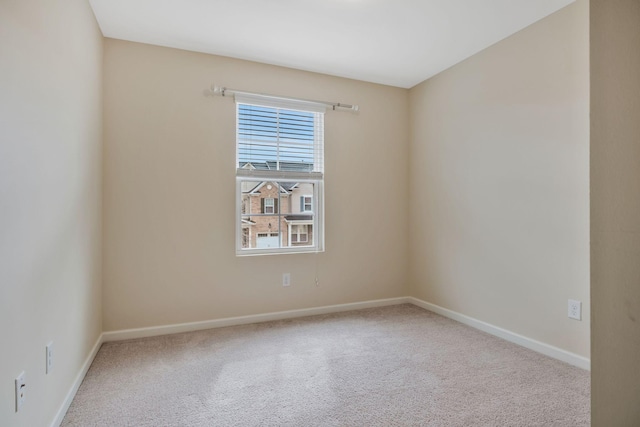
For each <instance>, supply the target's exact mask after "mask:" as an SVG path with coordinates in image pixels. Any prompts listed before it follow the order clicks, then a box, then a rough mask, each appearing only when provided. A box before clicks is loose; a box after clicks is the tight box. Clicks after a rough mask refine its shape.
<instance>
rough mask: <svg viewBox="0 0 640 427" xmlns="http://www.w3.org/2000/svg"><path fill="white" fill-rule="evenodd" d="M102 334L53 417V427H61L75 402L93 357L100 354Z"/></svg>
mask: <svg viewBox="0 0 640 427" xmlns="http://www.w3.org/2000/svg"><path fill="white" fill-rule="evenodd" d="M102 335H103V334H100V336H99V337H98V339H97V340H96V343H95V344H94V345H93V348H92V349H91V351H90V352H89V355H88V356H87V358H86V359H85V361H84V363H83V364H82V368H81V369H80V372H78V375H76V378H75V380H74V381H73V384H72V385H71V388H70V389H69V391H68V392H67V395H66V396H65V398H64V401H63V402H62V406H60V409H58V413H57V414H56V417H55V418H54V419H53V422H52V423H51V427H59V426H60V424H61V423H62V420H63V419H64V416H65V415H66V414H67V411H68V410H69V406H71V402H73V398H74V397H76V393H77V392H78V389H79V388H80V384H82V380H84V377H85V375H87V371H88V370H89V367H90V366H91V364H92V363H93V359H95V357H96V354H98V350H100V346H101V345H102V343H103V338H102Z"/></svg>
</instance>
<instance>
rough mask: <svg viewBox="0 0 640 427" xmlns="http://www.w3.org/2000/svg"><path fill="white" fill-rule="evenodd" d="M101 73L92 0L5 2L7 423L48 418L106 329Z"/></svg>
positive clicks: (1, 183) (3, 370) (1, 91)
mask: <svg viewBox="0 0 640 427" xmlns="http://www.w3.org/2000/svg"><path fill="white" fill-rule="evenodd" d="M101 80H102V36H101V34H100V32H99V30H98V27H97V25H96V23H95V20H94V17H93V13H92V12H91V9H90V7H89V4H88V2H86V1H83V0H72V1H64V2H52V1H45V0H42V1H37V0H20V1H1V2H0V337H2V350H1V351H0V425H2V426H45V425H49V424H50V423H51V421H52V420H53V419H54V417H55V415H56V413H57V411H58V410H59V409H60V407H61V405H62V403H63V400H64V398H65V396H66V394H67V392H68V391H69V390H70V388H71V386H72V383H73V381H74V379H75V377H76V375H77V374H78V373H79V372H80V370H81V367H82V364H83V363H84V361H85V359H86V358H87V356H88V355H89V352H90V350H91V348H92V347H93V345H94V344H95V342H96V340H97V339H98V336H99V335H100V333H101V331H102V324H101V302H100V301H101V291H100V276H101V273H100V258H101V254H100V251H101V225H100V224H101V220H100V216H101V207H100V200H101V184H100V182H101V179H100V175H101V139H102V111H101V109H102V83H101ZM49 341H53V343H54V348H55V354H54V369H53V372H51V373H50V374H48V375H45V345H46V344H47V343H48V342H49ZM23 370H24V371H26V380H27V398H26V403H25V405H24V406H23V408H22V409H21V411H20V412H19V413H15V412H14V390H13V387H14V379H15V378H16V376H17V375H18V374H19V373H20V372H21V371H23Z"/></svg>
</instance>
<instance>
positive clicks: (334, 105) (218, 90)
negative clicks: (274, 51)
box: [204, 85, 360, 112]
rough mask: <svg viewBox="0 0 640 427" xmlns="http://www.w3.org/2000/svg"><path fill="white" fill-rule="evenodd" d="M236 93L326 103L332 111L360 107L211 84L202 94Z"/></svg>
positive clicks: (355, 109)
mask: <svg viewBox="0 0 640 427" xmlns="http://www.w3.org/2000/svg"><path fill="white" fill-rule="evenodd" d="M236 94H237V95H254V96H256V95H257V96H264V97H266V98H272V99H278V100H285V101H286V100H294V101H301V102H309V103H312V104H320V105H326V106H327V107H331V109H333V110H334V111H335V110H336V109H338V108H342V109H345V110H351V111H353V112H357V111H358V110H359V109H360V107H358V106H357V105H351V104H342V103H340V102H327V101H316V100H313V99H303V98H288V97H284V96H274V95H267V94H264V93H256V92H245V91H241V90H235V89H230V88H228V87H220V86H215V85H211V89H205V90H204V96H214V95H220V96H230V95H236Z"/></svg>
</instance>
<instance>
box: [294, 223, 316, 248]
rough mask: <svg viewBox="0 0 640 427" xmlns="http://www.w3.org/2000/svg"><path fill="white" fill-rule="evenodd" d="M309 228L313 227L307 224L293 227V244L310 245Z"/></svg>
mask: <svg viewBox="0 0 640 427" xmlns="http://www.w3.org/2000/svg"><path fill="white" fill-rule="evenodd" d="M308 227H311V225H307V224H298V225H292V226H291V243H292V244H298V243H303V244H308V241H309V233H308Z"/></svg>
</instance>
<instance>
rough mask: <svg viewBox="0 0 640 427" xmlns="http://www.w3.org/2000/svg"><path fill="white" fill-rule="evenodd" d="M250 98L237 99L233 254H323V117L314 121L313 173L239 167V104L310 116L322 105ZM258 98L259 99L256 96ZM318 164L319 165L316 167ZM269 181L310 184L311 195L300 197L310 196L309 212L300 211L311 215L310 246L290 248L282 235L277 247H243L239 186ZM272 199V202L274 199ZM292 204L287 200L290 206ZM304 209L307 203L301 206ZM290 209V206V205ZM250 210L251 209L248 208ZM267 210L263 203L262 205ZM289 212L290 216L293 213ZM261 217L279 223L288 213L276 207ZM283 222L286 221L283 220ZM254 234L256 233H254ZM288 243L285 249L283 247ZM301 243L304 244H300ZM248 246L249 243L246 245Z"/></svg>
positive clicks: (308, 236) (241, 195)
mask: <svg viewBox="0 0 640 427" xmlns="http://www.w3.org/2000/svg"><path fill="white" fill-rule="evenodd" d="M255 98H256V97H255V96H252V97H251V99H249V100H246V99H244V97H243V98H242V99H238V97H237V96H236V163H235V165H236V221H235V222H236V224H235V228H236V231H235V234H236V255H237V256H253V255H281V254H293V253H309V252H323V251H324V165H323V156H324V114H319V115H316V116H315V119H314V143H313V144H314V145H313V149H314V169H315V168H318V169H319V170H314V171H313V172H298V171H283V170H257V169H255V168H247V169H244V168H241V166H240V163H241V161H240V158H239V149H238V146H239V137H238V129H239V119H238V117H239V110H238V108H239V104H249V105H257V106H261V107H267V108H277V109H285V110H297V111H305V112H312V113H324V106H323V107H322V111H320V110H321V109H320V107H319V106H317V105H315V104H313V105H312V106H311V107H312V108H311V107H310V106H309V103H306V102H297V101H292V102H283V100H282V99H278V101H277V102H272V100H264V99H258V100H256V99H255ZM257 98H260V97H257ZM318 162H319V163H318ZM318 165H319V166H318ZM246 181H248V182H272V183H277V184H280V183H285V182H286V183H311V184H313V194H303V195H301V197H311V210H310V211H307V210H305V211H302V212H301V213H303V214H304V213H307V214H311V215H312V218H313V219H312V222H311V224H310V225H312V227H311V232H309V229H308V227H307V234H306V236H307V242H308V241H309V240H311V241H312V244H311V245H303V246H291V245H290V242H283V241H282V239H283V238H284V236H283V235H281V237H280V244H279V246H280V247H278V248H243V245H242V223H243V216H244V217H246V216H248V215H247V214H246V213H245V214H243V213H242V206H243V202H242V197H243V193H242V183H243V182H246ZM281 197H282V195H281V194H280V192H278V202H277V204H276V202H274V205H275V206H280V205H281V203H279V202H280V200H279V199H280V198H281ZM273 200H275V199H273ZM292 202H293V201H290V203H289V205H291V203H292ZM303 206H304V207H306V204H304V205H303ZM289 210H292V209H291V206H289ZM249 211H251V209H249ZM265 211H266V204H265ZM292 213H293V212H290V213H289V214H292ZM262 215H273V216H275V217H278V219H279V221H280V220H282V219H283V218H284V217H285V216H286V215H287V213H286V212H282V209H281V208H280V207H279V208H275V207H274V212H273V213H266V212H262ZM285 221H286V220H285ZM256 234H257V233H256ZM287 240H288V239H287ZM287 243H289V245H288V246H284V245H285V244H287ZM301 243H304V242H301ZM249 244H250V243H249Z"/></svg>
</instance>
